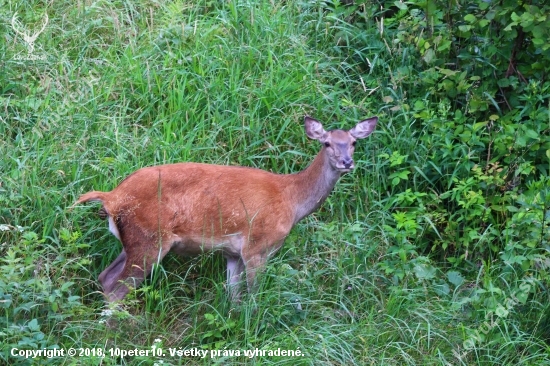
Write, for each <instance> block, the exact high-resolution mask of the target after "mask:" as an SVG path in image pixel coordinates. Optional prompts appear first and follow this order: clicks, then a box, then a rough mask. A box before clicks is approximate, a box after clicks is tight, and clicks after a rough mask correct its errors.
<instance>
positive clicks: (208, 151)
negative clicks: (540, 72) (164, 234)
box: [0, 1, 549, 365]
mask: <svg viewBox="0 0 550 366" xmlns="http://www.w3.org/2000/svg"><path fill="white" fill-rule="evenodd" d="M45 11H47V12H48V15H49V19H50V20H49V23H48V25H47V27H46V30H45V32H44V33H43V34H41V35H40V36H39V37H38V38H37V41H36V48H35V51H34V52H35V54H36V55H39V56H44V57H45V59H41V60H34V61H26V60H20V59H18V58H17V57H16V55H21V54H23V55H25V53H26V47H25V43H24V42H23V40H22V39H21V37H20V36H18V35H16V34H15V33H14V32H13V30H12V29H11V23H10V22H11V18H12V16H13V14H14V12H17V13H18V14H19V17H20V18H19V19H20V20H21V23H22V24H27V25H28V26H29V28H32V26H31V25H32V24H34V23H36V22H38V21H39V20H40V19H41V16H42V14H43V13H44V12H45ZM0 18H1V22H0V23H1V24H0V26H1V27H2V30H3V36H2V37H3V40H4V41H5V43H4V45H3V46H2V48H1V49H0V52H2V61H0V68H1V69H2V71H3V72H2V73H1V75H0V80H1V81H2V83H0V88H1V89H0V110H1V111H2V112H1V114H0V136H2V137H1V138H0V156H1V160H0V164H1V166H0V168H1V175H0V214H1V217H0V227H2V230H1V231H0V243H1V244H0V255H1V261H2V264H1V267H0V308H1V309H2V310H1V314H2V317H1V318H0V324H1V325H0V336H1V338H2V342H1V343H2V346H1V353H0V359H2V360H3V361H4V362H6V363H8V364H36V360H35V361H33V360H25V359H23V358H21V357H12V356H11V355H10V350H11V349H12V348H13V347H17V348H19V349H42V348H50V347H59V348H63V349H68V348H71V347H73V348H88V349H95V348H109V347H118V348H120V349H125V350H129V349H135V348H137V349H150V347H151V346H152V345H153V344H156V345H158V346H160V347H162V348H163V349H165V351H166V353H168V351H167V349H168V348H170V347H172V348H176V349H189V348H193V347H196V348H198V349H206V350H212V349H219V350H223V349H227V350H229V349H239V350H245V349H246V350H253V349H256V348H258V349H262V350H276V349H277V348H282V349H288V350H297V349H299V350H301V352H302V353H303V354H304V356H303V357H299V358H296V357H294V358H292V357H276V356H273V357H268V356H264V357H256V358H247V357H244V356H240V357H223V356H220V357H217V358H214V359H211V358H209V357H207V358H205V359H200V358H196V357H195V358H180V357H169V356H166V357H128V358H120V357H110V356H107V357H105V358H102V357H99V356H97V355H96V356H94V355H84V356H82V357H77V358H70V357H65V358H57V359H45V358H42V359H40V361H39V362H40V363H41V364H98V365H99V364H102V365H103V364H107V365H115V364H116V365H119V364H132V365H134V364H135V365H141V364H144V365H149V364H153V363H156V364H173V365H180V364H261V365H265V364H267V365H270V364H278V365H286V364H299V365H302V364H303V365H319V364H322V365H329V364H330V365H366V364H372V365H378V364H381V365H395V364H407V365H425V364H438V365H439V364H452V365H468V364H472V363H480V364H526V365H533V364H543V363H545V362H546V363H547V362H548V361H549V358H548V353H547V352H548V346H547V345H546V344H545V343H544V342H543V340H541V339H539V338H537V337H536V336H535V335H533V334H535V333H534V332H531V330H529V329H511V328H513V327H514V326H515V324H514V323H511V324H510V325H509V326H508V325H506V324H504V323H503V324H502V325H499V328H498V329H500V330H501V331H500V332H499V333H498V334H499V335H500V337H504V339H506V341H507V342H508V343H505V344H506V346H503V347H500V346H499V347H500V348H495V347H492V346H491V341H490V340H486V341H485V342H483V343H478V344H476V346H475V347H474V348H471V349H468V350H464V346H463V343H464V341H465V340H466V339H468V337H467V334H466V333H467V331H469V330H472V329H478V328H479V326H480V325H481V324H478V323H476V322H477V320H476V319H477V318H475V317H470V316H468V314H467V311H469V308H467V307H466V306H462V305H464V304H460V301H461V299H463V298H462V297H460V293H461V291H467V289H463V288H462V287H458V286H457V287H456V288H455V289H454V292H453V291H450V292H449V293H445V292H442V291H438V290H437V288H436V287H434V286H433V285H432V283H431V282H428V281H422V279H421V277H418V276H414V275H413V274H412V273H409V274H408V275H407V277H406V278H405V279H404V280H403V281H396V280H395V277H392V276H391V275H389V274H388V273H387V271H385V270H384V268H381V267H380V266H379V263H380V262H381V261H383V260H384V259H385V258H387V257H388V256H390V253H389V247H390V246H391V245H392V243H391V240H390V238H389V237H388V234H387V233H386V232H385V228H384V225H385V224H386V223H388V222H389V221H390V220H391V217H390V213H389V212H388V211H387V207H388V201H389V200H390V199H391V197H392V196H393V195H394V194H395V193H396V192H393V191H392V188H393V187H392V185H391V184H390V183H389V182H388V179H387V174H386V173H387V171H388V164H389V162H388V160H387V159H384V158H382V157H381V156H383V154H384V153H388V154H389V155H391V154H392V152H393V151H404V150H409V151H411V153H416V154H418V155H422V154H424V153H423V151H424V150H423V149H425V148H424V147H423V146H422V145H420V144H419V142H418V139H417V136H416V135H415V134H414V131H413V130H412V129H411V128H410V123H411V120H410V115H408V114H405V113H403V114H399V113H393V112H392V111H389V110H388V109H389V108H390V107H391V106H388V104H387V103H383V102H382V99H383V96H387V93H388V92H389V93H392V94H391V95H393V96H394V98H395V100H397V99H400V98H403V97H404V95H406V94H407V93H410V92H411V91H407V90H402V89H400V88H401V86H400V85H401V84H399V81H396V80H392V79H390V78H388V71H390V70H395V69H398V68H400V67H403V68H406V67H407V66H408V65H409V64H410V63H411V62H412V61H411V60H410V59H408V58H407V57H405V55H403V57H401V58H395V57H393V55H392V54H391V52H389V50H388V47H387V45H386V43H385V39H384V38H383V36H381V35H380V32H379V28H378V27H377V26H376V23H375V22H374V21H372V28H371V29H368V34H364V35H363V37H364V38H365V39H368V40H369V44H365V45H364V46H365V48H369V49H370V50H371V52H372V55H373V57H372V59H370V60H368V61H369V62H370V65H371V66H370V68H368V70H367V71H366V72H364V73H359V72H357V70H361V67H366V66H364V65H366V64H367V61H366V60H364V59H357V58H353V57H346V56H344V55H345V53H342V52H340V51H339V49H338V48H339V47H343V46H345V45H346V44H347V43H348V42H351V41H353V40H351V39H349V37H352V35H353V34H354V33H353V32H352V31H353V29H350V27H351V26H350V25H348V24H345V23H343V22H340V21H338V18H337V17H335V15H334V14H333V13H331V12H330V9H329V8H327V7H326V4H325V3H324V2H301V1H286V2H280V3H276V2H249V1H228V2H210V1H201V2H188V1H174V2H155V1H137V2H130V1H114V2H106V1H97V2H77V3H72V2H63V1H58V2H54V3H50V4H49V5H48V6H47V7H45V5H44V4H43V3H42V2H38V1H36V2H33V1H29V2H24V3H19V2H9V1H8V2H7V6H6V7H3V8H2V10H0ZM361 65H363V66H361ZM386 101H387V99H386ZM305 114H309V115H312V116H315V117H316V118H318V119H320V120H322V121H326V125H327V126H328V127H330V128H349V127H350V126H352V125H353V124H354V123H356V122H357V121H358V120H359V119H362V118H366V117H369V116H372V115H377V114H379V115H380V116H381V117H382V118H381V120H380V123H379V126H378V129H377V131H376V132H375V133H374V134H373V135H372V136H371V137H370V138H369V140H367V141H365V142H361V143H360V144H358V148H357V152H356V156H355V157H356V162H357V164H356V165H357V169H356V171H355V172H353V173H352V174H348V175H346V176H344V177H343V178H342V179H341V181H340V182H339V183H338V185H337V187H336V189H335V192H333V193H332V195H331V196H330V197H329V198H328V199H327V201H326V203H325V204H324V205H323V207H322V208H321V209H320V210H319V212H317V213H315V214H313V215H312V216H311V217H309V218H307V219H305V220H304V221H303V222H301V223H300V224H299V225H297V227H296V228H295V229H294V230H293V231H292V233H291V234H290V236H289V237H288V239H287V241H286V245H285V246H284V247H283V249H282V250H281V251H280V253H279V254H277V255H276V256H275V257H274V258H273V259H272V260H271V261H270V262H269V264H268V266H267V268H266V269H265V272H264V273H263V275H262V277H261V278H262V280H261V285H260V288H259V290H258V292H257V293H254V294H249V295H247V296H245V297H244V298H243V300H242V302H241V303H239V304H232V303H231V302H230V301H229V299H228V296H227V294H226V291H225V283H224V281H225V272H224V271H225V265H224V261H223V259H222V258H221V256H219V255H218V254H205V255H203V256H200V257H197V258H178V257H175V256H169V257H168V258H166V260H165V261H164V262H163V265H162V266H161V267H157V268H156V269H155V270H154V271H153V273H152V275H151V276H150V277H149V278H148V279H147V280H146V281H145V283H144V284H143V285H142V286H140V287H139V288H138V289H137V290H136V291H135V292H133V293H132V294H131V295H130V296H129V297H128V299H127V300H126V301H125V302H124V304H123V305H122V306H121V307H120V308H117V309H109V308H108V307H107V305H105V303H104V300H103V296H102V294H101V288H100V286H99V284H98V282H97V276H98V275H99V273H100V272H101V271H102V269H104V268H105V267H106V266H107V265H108V264H109V263H110V262H111V261H112V260H114V258H116V256H117V255H118V253H119V252H120V249H121V246H120V244H119V243H118V242H117V241H116V239H115V238H114V237H112V236H111V235H110V234H109V233H108V231H107V228H106V225H105V223H104V222H103V221H101V220H100V219H99V218H98V217H97V215H96V211H97V208H96V207H89V208H88V207H77V208H73V209H69V207H70V206H71V205H72V203H73V202H74V200H75V199H76V198H77V197H78V195H79V194H81V193H83V192H86V191H89V190H92V189H96V190H105V191H106V190H111V189H112V188H113V187H115V186H116V184H117V183H118V182H119V181H120V180H121V179H123V178H124V177H125V176H127V175H128V174H130V173H131V172H133V171H134V170H136V169H138V168H140V167H143V166H149V165H153V164H164V163H173V162H180V161H197V162H206V163H216V164H229V165H245V166H252V167H258V168H261V169H265V170H269V171H273V172H277V173H292V172H297V171H299V170H301V169H304V168H305V167H306V166H307V164H308V163H309V162H310V161H311V160H312V158H313V156H314V155H315V154H316V152H317V150H318V149H319V146H318V145H317V144H316V143H315V142H311V141H308V140H307V138H306V137H305V134H304V132H303V128H302V118H303V116H304V115H305ZM407 255H408V254H407ZM113 324H114V326H113ZM498 344H499V345H501V344H503V342H500V343H498ZM518 350H519V351H518Z"/></svg>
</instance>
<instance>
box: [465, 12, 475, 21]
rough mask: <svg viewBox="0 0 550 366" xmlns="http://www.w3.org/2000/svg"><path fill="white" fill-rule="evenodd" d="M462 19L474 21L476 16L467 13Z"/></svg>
mask: <svg viewBox="0 0 550 366" xmlns="http://www.w3.org/2000/svg"><path fill="white" fill-rule="evenodd" d="M464 20H465V21H467V22H468V23H474V22H475V21H476V20H477V18H476V16H475V15H473V14H467V15H466V16H465V17H464Z"/></svg>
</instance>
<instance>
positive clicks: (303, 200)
mask: <svg viewBox="0 0 550 366" xmlns="http://www.w3.org/2000/svg"><path fill="white" fill-rule="evenodd" d="M340 175H341V173H340V172H339V171H337V170H335V169H333V168H332V166H331V164H330V162H329V160H328V158H327V157H326V154H325V149H324V148H323V149H322V150H321V151H320V152H319V154H317V156H316V157H315V159H314V160H313V162H312V163H311V165H310V166H309V167H307V169H305V170H303V171H301V172H299V173H296V174H291V175H289V176H288V177H289V180H290V181H289V184H288V191H287V192H288V193H289V194H290V199H292V200H293V201H294V202H295V208H296V209H295V212H296V218H295V220H294V223H297V222H298V221H300V220H301V219H303V218H304V217H306V216H307V215H309V214H310V213H312V212H313V211H315V210H317V209H318V208H319V206H321V204H322V203H323V202H324V201H325V199H326V198H327V197H328V195H329V194H330V192H331V191H332V189H333V188H334V186H335V185H336V182H337V181H338V179H339V178H340Z"/></svg>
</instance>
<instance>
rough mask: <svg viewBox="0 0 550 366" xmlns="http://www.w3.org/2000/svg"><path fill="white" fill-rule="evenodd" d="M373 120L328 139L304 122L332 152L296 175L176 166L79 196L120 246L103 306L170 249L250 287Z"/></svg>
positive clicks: (347, 165) (107, 273)
mask: <svg viewBox="0 0 550 366" xmlns="http://www.w3.org/2000/svg"><path fill="white" fill-rule="evenodd" d="M376 121H377V118H372V119H369V120H366V121H363V122H361V123H360V124H358V125H357V126H356V127H355V128H354V129H352V130H350V131H342V130H336V131H330V132H326V131H324V129H323V128H322V125H321V124H320V123H319V122H317V121H315V120H313V119H311V118H309V117H306V132H307V134H308V136H309V137H311V138H315V139H318V140H319V141H321V142H322V143H324V144H329V145H331V146H329V147H323V148H322V149H321V151H320V152H319V154H318V155H317V157H316V158H315V160H314V161H313V163H312V164H311V165H310V166H309V167H308V168H307V169H306V170H304V171H302V172H300V173H297V174H290V175H279V174H273V173H270V172H266V171H263V170H260V169H254V168H246V167H236V166H222V165H210V164H200V163H178V164H169V165H160V166H153V167H148V168H142V169H139V170H137V171H136V172H134V173H133V174H131V175H130V176H128V177H127V178H126V179H124V180H123V181H122V182H121V183H120V184H119V186H118V187H116V188H115V189H113V190H112V191H111V192H97V191H92V192H89V193H86V194H84V195H82V196H81V197H80V198H79V199H78V200H77V201H76V204H80V203H83V202H87V201H100V202H102V204H103V210H104V211H105V213H106V214H107V216H108V218H109V220H110V229H111V231H113V233H114V234H115V235H116V236H117V237H119V239H120V241H121V242H122V244H123V247H124V248H123V251H122V253H121V254H120V255H119V257H118V258H117V259H116V260H115V261H114V262H113V263H112V264H111V265H110V266H109V267H108V268H107V269H105V270H104V271H103V272H102V273H101V275H100V277H99V279H100V282H101V283H102V285H103V287H104V290H105V294H106V295H107V297H108V300H109V301H116V300H120V299H122V298H123V297H124V296H125V295H126V294H127V293H128V291H129V288H130V287H136V286H138V285H139V284H140V283H141V281H142V280H143V278H144V276H146V275H147V274H148V273H149V272H150V271H151V268H152V266H153V265H154V264H155V263H158V262H160V261H161V260H162V258H163V257H164V256H165V255H166V254H167V253H168V252H169V251H170V250H173V251H174V252H176V253H179V254H182V255H195V254H199V253H201V252H203V251H208V250H216V249H217V250H221V251H223V253H224V256H225V257H226V258H227V260H228V282H229V283H230V284H231V285H232V286H234V285H236V284H237V282H238V280H239V277H240V274H241V273H242V272H243V271H244V270H245V268H246V274H247V283H248V286H249V288H251V287H252V286H253V285H254V278H255V273H256V271H257V270H258V269H259V268H260V267H261V266H262V265H264V263H265V261H266V260H267V258H268V257H269V255H271V254H273V253H274V252H276V251H277V250H279V248H280V247H281V246H282V244H283V241H284V239H285V237H286V236H287V235H288V233H289V232H290V230H291V229H292V227H293V226H294V225H295V224H296V222H298V221H299V220H301V219H302V218H303V217H305V216H307V215H308V214H309V213H311V212H312V211H314V210H315V209H317V208H318V207H319V206H320V205H321V203H322V202H323V201H324V199H325V198H326V197H327V196H328V194H329V193H330V191H331V190H332V188H333V187H334V185H335V184H336V181H337V180H338V178H339V177H340V175H341V174H343V173H344V172H346V171H349V170H350V169H351V168H353V160H352V159H351V156H352V154H353V146H352V143H353V142H354V141H355V139H356V138H364V137H366V136H368V135H369V134H370V133H371V132H372V130H374V127H375V125H376ZM113 226H114V227H113ZM234 295H235V296H238V291H235V293H234Z"/></svg>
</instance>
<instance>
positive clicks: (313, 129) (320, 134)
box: [304, 116, 327, 142]
mask: <svg viewBox="0 0 550 366" xmlns="http://www.w3.org/2000/svg"><path fill="white" fill-rule="evenodd" d="M304 128H305V130H306V135H307V137H309V138H310V139H314V140H319V141H321V142H323V141H324V140H325V139H326V138H327V131H325V129H324V128H323V125H322V124H321V122H319V121H317V120H316V119H313V118H311V117H309V116H306V117H305V118H304Z"/></svg>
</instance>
